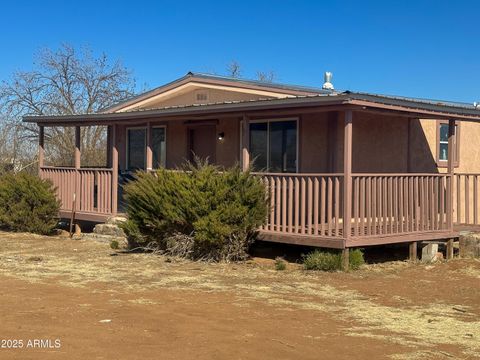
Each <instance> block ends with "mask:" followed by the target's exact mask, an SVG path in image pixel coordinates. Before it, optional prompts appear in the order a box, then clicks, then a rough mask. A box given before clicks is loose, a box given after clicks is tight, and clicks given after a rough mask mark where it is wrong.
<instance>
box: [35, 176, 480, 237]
mask: <svg viewBox="0 0 480 360" xmlns="http://www.w3.org/2000/svg"><path fill="white" fill-rule="evenodd" d="M255 175H256V176H258V177H260V178H261V179H262V181H263V182H264V184H265V186H266V188H267V191H268V195H269V201H270V212H269V214H268V217H267V221H266V224H265V225H264V226H262V228H261V229H260V230H262V231H263V232H268V233H272V234H286V235H302V236H313V237H322V238H329V239H344V238H346V237H350V238H352V239H353V240H355V239H358V238H363V239H365V238H368V237H377V236H395V235H408V234H412V233H431V232H442V231H451V230H452V229H451V225H450V224H449V217H448V214H449V211H448V206H454V207H455V205H456V204H460V205H461V206H460V207H458V206H457V207H456V217H457V218H456V221H457V222H459V223H467V222H468V223H478V222H479V221H480V219H479V217H480V209H478V207H479V202H478V200H477V197H478V180H479V179H480V174H479V175H470V174H458V175H455V181H454V184H452V183H451V182H452V177H451V176H450V175H448V174H352V197H351V221H350V223H349V225H348V226H344V209H343V207H344V200H343V196H344V191H343V190H344V176H343V174H339V173H335V174H332V173H325V174H277V173H255ZM41 176H42V178H45V179H50V180H52V182H53V184H54V185H55V187H56V188H57V194H58V198H59V199H60V201H61V203H62V207H61V208H62V210H66V211H68V210H71V209H72V203H73V193H74V192H76V193H77V197H76V207H75V208H76V210H77V211H81V212H85V213H95V214H99V215H102V214H103V215H108V214H111V213H112V201H113V200H112V198H113V196H112V190H113V189H112V183H113V178H112V176H113V173H112V169H97V168H89V169H86V168H81V169H75V168H66V167H55V168H54V167H42V169H41ZM451 185H453V186H456V188H455V187H454V188H453V189H455V190H454V194H456V196H454V198H455V197H456V201H454V203H453V204H449V197H448V195H447V193H448V189H449V187H450V186H451ZM344 231H345V233H344ZM344 235H345V236H344Z"/></svg>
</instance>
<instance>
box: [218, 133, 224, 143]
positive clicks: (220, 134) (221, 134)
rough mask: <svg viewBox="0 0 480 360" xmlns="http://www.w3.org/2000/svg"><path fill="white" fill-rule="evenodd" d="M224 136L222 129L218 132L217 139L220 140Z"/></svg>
mask: <svg viewBox="0 0 480 360" xmlns="http://www.w3.org/2000/svg"><path fill="white" fill-rule="evenodd" d="M224 138H225V133H224V132H223V131H222V132H221V133H218V140H220V141H222V140H223V139H224Z"/></svg>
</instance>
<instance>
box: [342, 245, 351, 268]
mask: <svg viewBox="0 0 480 360" xmlns="http://www.w3.org/2000/svg"><path fill="white" fill-rule="evenodd" d="M349 268H350V249H349V248H345V249H343V250H342V270H343V271H348V270H349Z"/></svg>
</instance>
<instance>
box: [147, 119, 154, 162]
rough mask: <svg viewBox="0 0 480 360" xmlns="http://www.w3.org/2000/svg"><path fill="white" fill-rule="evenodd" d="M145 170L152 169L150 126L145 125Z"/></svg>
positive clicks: (149, 124)
mask: <svg viewBox="0 0 480 360" xmlns="http://www.w3.org/2000/svg"><path fill="white" fill-rule="evenodd" d="M146 161H147V163H146V168H147V171H151V170H152V169H153V151H152V124H151V123H150V122H148V124H147V156H146Z"/></svg>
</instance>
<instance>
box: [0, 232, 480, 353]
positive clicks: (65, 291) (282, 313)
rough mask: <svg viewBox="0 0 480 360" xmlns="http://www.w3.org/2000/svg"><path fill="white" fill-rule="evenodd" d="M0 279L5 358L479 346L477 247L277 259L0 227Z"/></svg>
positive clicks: (471, 349) (474, 349)
mask: <svg viewBox="0 0 480 360" xmlns="http://www.w3.org/2000/svg"><path fill="white" fill-rule="evenodd" d="M112 254H113V256H112ZM0 287H1V294H0V299H1V302H0V340H4V341H2V342H3V344H2V345H5V346H4V347H3V348H0V359H82V360H86V359H276V360H278V359H369V360H372V359H454V358H458V359H474V358H480V356H479V354H480V320H479V319H480V318H479V317H480V261H479V260H474V259H469V260H468V259H457V260H453V261H450V262H448V263H445V262H443V263H437V264H433V265H425V264H411V263H408V262H401V261H396V262H388V263H383V264H377V265H367V266H364V267H363V268H362V269H361V270H359V271H356V272H351V273H322V272H305V271H303V270H302V269H301V267H300V266H299V265H296V264H289V266H288V268H287V270H285V271H276V270H275V269H274V266H273V261H272V260H269V259H253V260H252V261H248V262H246V263H242V264H208V263H195V262H189V261H177V260H174V259H173V260H172V259H168V258H166V257H164V256H158V255H152V254H122V253H115V252H114V251H113V250H111V249H110V248H109V246H108V244H104V243H100V242H96V241H92V240H70V239H65V238H60V237H41V236H36V235H30V234H10V233H3V232H0ZM35 339H37V340H44V342H43V343H42V344H43V345H41V346H33V345H34V343H33V340H35ZM6 340H22V341H23V347H21V348H17V349H6V348H5V347H8V346H12V342H7V341H6ZM29 340H30V341H31V342H30V344H29V343H28V342H29ZM47 340H50V341H51V342H50V343H48V342H47ZM55 340H57V341H59V343H55ZM28 344H29V345H30V346H27V345H28ZM55 344H56V345H60V346H57V347H56V346H55ZM37 345H38V343H37Z"/></svg>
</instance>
